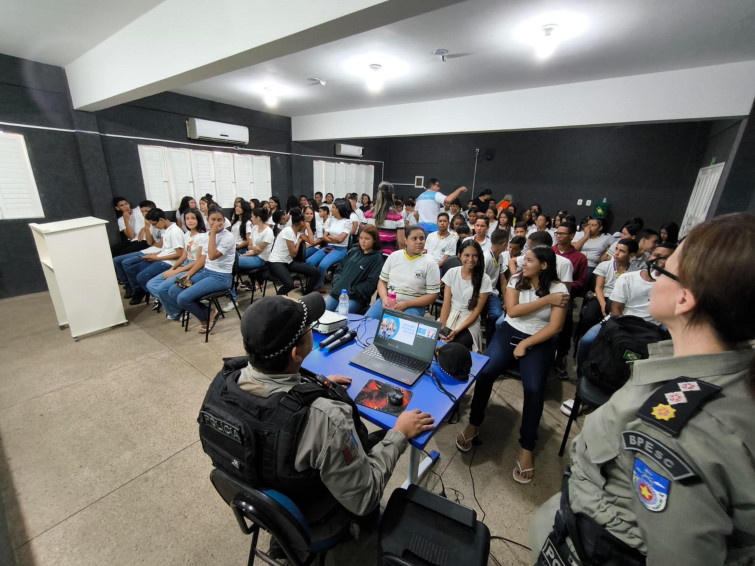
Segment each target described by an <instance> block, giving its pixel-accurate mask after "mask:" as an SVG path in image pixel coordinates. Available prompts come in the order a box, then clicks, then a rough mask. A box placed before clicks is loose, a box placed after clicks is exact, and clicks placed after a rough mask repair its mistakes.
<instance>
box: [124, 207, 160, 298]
mask: <svg viewBox="0 0 755 566" xmlns="http://www.w3.org/2000/svg"><path fill="white" fill-rule="evenodd" d="M153 208H155V203H154V202H152V201H151V200H143V201H142V202H140V203H139V211H140V212H141V215H142V219H143V218H144V217H145V216H147V213H148V212H149V211H150V210H152V209H153ZM137 238H138V239H139V241H143V242H146V243H147V247H144V248H143V249H141V250H139V251H135V252H131V253H127V254H123V255H119V256H117V257H114V258H113V266H114V267H115V274H116V276H117V278H118V281H119V282H120V283H121V284H123V288H124V290H125V294H124V295H123V298H124V299H130V298H131V297H133V296H134V291H133V289H131V286H130V285H129V284H128V277H126V270H125V267H124V266H125V265H126V264H127V263H128V262H130V261H136V260H137V259H139V258H141V257H142V256H143V255H144V254H150V253H156V252H159V251H160V249H161V248H162V232H161V231H160V230H158V229H157V228H155V227H154V226H152V225H151V224H147V223H146V222H145V224H144V226H143V227H142V229H141V230H140V231H139V235H138V236H137Z"/></svg>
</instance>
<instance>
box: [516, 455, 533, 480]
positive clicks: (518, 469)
mask: <svg viewBox="0 0 755 566" xmlns="http://www.w3.org/2000/svg"><path fill="white" fill-rule="evenodd" d="M534 471H535V466H532V467H531V468H527V469H522V465H521V464H520V463H519V460H517V461H516V468H514V473H513V476H514V481H515V482H517V483H522V484H527V483H530V482H531V481H532V477H534V474H533V476H532V477H529V478H525V477H522V474H526V473H529V472H534Z"/></svg>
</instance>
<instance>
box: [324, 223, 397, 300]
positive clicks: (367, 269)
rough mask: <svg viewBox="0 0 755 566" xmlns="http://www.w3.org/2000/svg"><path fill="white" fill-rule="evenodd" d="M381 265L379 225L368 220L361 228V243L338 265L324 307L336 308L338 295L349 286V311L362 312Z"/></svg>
mask: <svg viewBox="0 0 755 566" xmlns="http://www.w3.org/2000/svg"><path fill="white" fill-rule="evenodd" d="M382 267H383V254H382V253H381V252H380V234H379V232H378V229H377V228H375V227H374V226H372V225H369V224H368V225H367V226H365V227H364V228H362V230H361V231H360V232H359V245H358V246H355V247H353V248H351V249H350V250H349V253H348V254H346V257H345V258H344V260H343V261H342V262H341V263H340V264H339V265H338V267H336V273H335V275H334V276H333V285H331V290H330V295H328V296H327V297H325V308H326V309H327V310H329V311H333V312H335V311H337V310H338V298H339V297H340V296H341V291H342V290H343V289H346V293H347V294H348V295H349V312H350V313H359V312H362V311H363V310H364V309H365V308H366V307H367V306H368V305H369V304H370V300H372V295H374V294H375V290H376V289H377V284H378V279H379V277H380V270H381V269H382Z"/></svg>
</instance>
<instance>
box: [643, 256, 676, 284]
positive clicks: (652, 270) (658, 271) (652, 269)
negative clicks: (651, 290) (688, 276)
mask: <svg viewBox="0 0 755 566" xmlns="http://www.w3.org/2000/svg"><path fill="white" fill-rule="evenodd" d="M659 261H661V258H658V259H654V260H652V261H648V262H647V265H648V275H650V278H651V279H652V280H653V281H658V278H659V277H660V276H661V275H665V276H666V277H668V278H670V279H673V280H674V281H676V282H678V281H679V278H678V277H677V276H676V275H674V274H673V273H671V272H670V271H666V270H665V269H663V268H662V267H658V262H659ZM663 261H665V260H663Z"/></svg>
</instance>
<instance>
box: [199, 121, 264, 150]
mask: <svg viewBox="0 0 755 566" xmlns="http://www.w3.org/2000/svg"><path fill="white" fill-rule="evenodd" d="M186 135H187V136H189V138H190V139H192V140H207V141H214V142H223V143H238V144H242V145H246V144H248V143H249V128H247V127H246V126H237V125H235V124H223V123H222V122H212V121H210V120H201V119H199V118H189V119H187V120H186Z"/></svg>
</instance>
